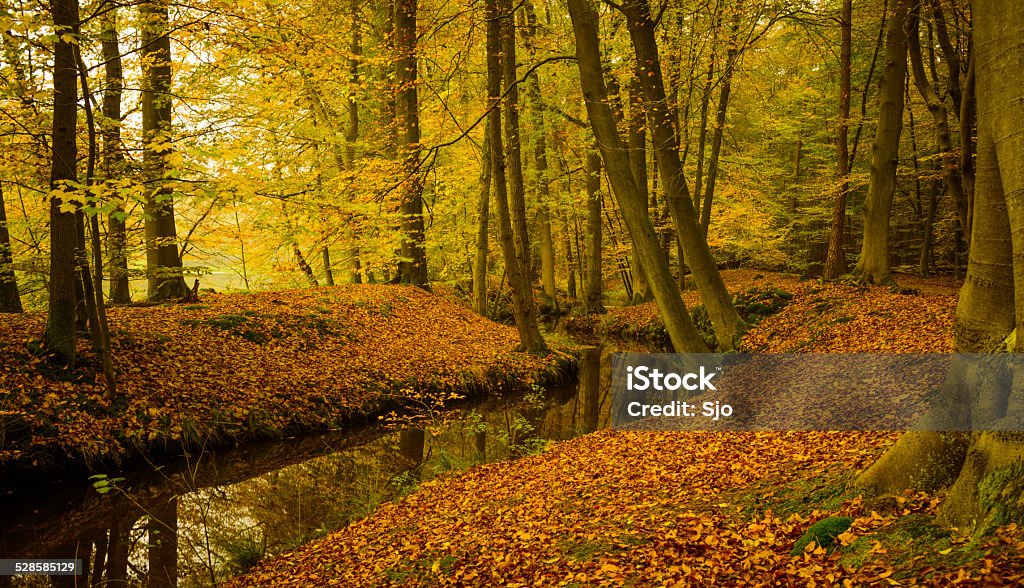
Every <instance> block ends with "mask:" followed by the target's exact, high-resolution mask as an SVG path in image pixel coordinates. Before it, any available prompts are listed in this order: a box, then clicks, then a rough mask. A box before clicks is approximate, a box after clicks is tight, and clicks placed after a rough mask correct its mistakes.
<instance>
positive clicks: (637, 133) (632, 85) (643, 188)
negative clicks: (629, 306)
mask: <svg viewBox="0 0 1024 588" xmlns="http://www.w3.org/2000/svg"><path fill="white" fill-rule="evenodd" d="M642 91H643V90H641V88H640V79H639V72H634V73H633V76H632V77H631V78H630V82H629V119H628V127H629V135H628V136H629V139H628V144H629V166H630V168H631V169H632V170H633V179H634V181H636V187H637V189H638V190H640V194H641V195H642V196H643V198H644V202H649V201H650V193H649V191H648V186H647V184H648V181H647V131H646V128H647V116H646V114H645V113H644V100H643V97H642V96H641V92H642ZM632 250H633V254H632V259H631V261H632V263H631V264H630V266H631V269H632V274H633V302H634V303H636V304H638V303H641V302H648V301H650V300H653V299H654V297H653V295H652V294H651V287H650V286H649V285H648V284H647V276H646V275H644V270H643V268H642V267H640V263H639V262H638V261H637V252H636V245H635V244H634V245H633V246H632Z"/></svg>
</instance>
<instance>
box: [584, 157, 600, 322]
mask: <svg viewBox="0 0 1024 588" xmlns="http://www.w3.org/2000/svg"><path fill="white" fill-rule="evenodd" d="M601 237H602V230H601V155H600V154H599V153H598V152H597V151H588V152H587V292H586V297H585V298H584V303H585V304H586V309H587V312H604V285H603V284H602V276H601V261H602V257H603V251H602V248H601Z"/></svg>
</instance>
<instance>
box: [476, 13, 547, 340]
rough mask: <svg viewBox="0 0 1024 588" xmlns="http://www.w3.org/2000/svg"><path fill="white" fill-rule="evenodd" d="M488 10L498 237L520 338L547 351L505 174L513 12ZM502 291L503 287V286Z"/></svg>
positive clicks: (490, 122)
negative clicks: (505, 72) (504, 103)
mask: <svg viewBox="0 0 1024 588" xmlns="http://www.w3.org/2000/svg"><path fill="white" fill-rule="evenodd" d="M485 6H486V14H487V17H486V18H487V95H488V107H489V109H490V112H489V113H488V115H487V133H488V135H489V137H490V142H491V174H492V175H491V181H492V185H493V187H494V203H495V205H496V208H497V210H496V212H497V219H496V220H497V221H498V241H499V242H500V243H501V252H502V257H503V259H504V261H505V273H506V274H507V275H508V282H509V285H510V286H511V289H512V314H513V316H514V317H515V322H516V329H517V330H518V331H519V340H520V342H521V344H522V346H523V348H524V349H526V350H527V351H529V352H530V353H536V354H545V353H547V344H546V343H545V342H544V337H543V336H542V335H541V333H540V327H539V326H538V325H537V315H536V311H535V308H534V304H533V292H532V291H531V288H530V282H529V277H528V276H527V274H526V271H527V268H526V267H525V266H524V265H523V264H522V263H521V258H520V256H519V255H518V254H517V251H516V249H517V248H516V245H515V243H514V237H513V231H512V219H511V212H510V210H509V200H508V184H507V183H506V182H507V180H506V177H505V147H504V142H503V138H502V132H501V126H502V124H501V123H502V120H501V114H502V109H501V79H502V63H501V61H502V28H503V26H504V25H502V22H501V21H502V19H511V18H512V14H510V13H508V12H507V11H499V9H498V0H486V4H485ZM499 293H500V289H499Z"/></svg>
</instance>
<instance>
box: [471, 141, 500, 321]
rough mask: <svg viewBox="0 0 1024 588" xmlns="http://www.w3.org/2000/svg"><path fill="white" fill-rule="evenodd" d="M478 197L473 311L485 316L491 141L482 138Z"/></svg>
mask: <svg viewBox="0 0 1024 588" xmlns="http://www.w3.org/2000/svg"><path fill="white" fill-rule="evenodd" d="M480 166H481V169H480V196H479V197H478V198H477V205H476V218H477V221H476V253H475V255H474V257H473V309H474V310H476V312H477V313H478V314H480V315H482V316H487V254H488V248H489V243H488V239H487V225H488V221H489V220H490V219H489V217H490V200H491V141H490V137H489V136H486V135H485V136H484V145H483V149H481V161H480ZM499 294H500V293H499Z"/></svg>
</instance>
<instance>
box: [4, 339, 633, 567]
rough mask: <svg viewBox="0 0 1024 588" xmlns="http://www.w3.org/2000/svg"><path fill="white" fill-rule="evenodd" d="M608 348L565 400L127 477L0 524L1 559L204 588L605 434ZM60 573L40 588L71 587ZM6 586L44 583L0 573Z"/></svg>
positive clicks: (479, 410)
mask: <svg viewBox="0 0 1024 588" xmlns="http://www.w3.org/2000/svg"><path fill="white" fill-rule="evenodd" d="M612 351H613V349H611V348H608V347H604V348H602V349H597V350H595V351H592V352H590V353H588V354H587V355H586V357H585V358H584V365H583V369H581V382H580V386H579V390H578V392H579V393H578V394H577V387H576V386H567V387H563V388H557V389H553V390H547V391H544V390H534V391H533V393H531V394H527V395H526V396H525V397H522V398H518V399H515V400H508V401H501V400H498V401H494V400H492V401H489V402H488V403H487V404H485V405H481V406H476V407H467V408H464V409H462V410H459V411H455V410H451V411H448V412H446V413H444V414H443V415H442V414H436V413H434V414H431V415H429V418H428V419H427V422H421V423H418V424H417V425H416V427H419V428H409V425H408V423H406V424H404V425H402V426H404V427H406V428H405V429H403V430H402V431H396V432H391V433H388V432H386V431H383V430H382V429H380V428H377V429H375V430H374V429H371V430H370V431H368V433H367V434H363V433H359V432H355V433H348V434H344V435H341V436H339V437H324V438H319V439H308V438H298V439H295V440H283V441H280V442H277V443H274V444H267V445H266V446H264V447H259V448H257V447H252V448H246V447H243V448H241V449H240V450H236V451H235V452H226V453H224V454H218V455H216V456H214V455H206V454H204V455H203V456H202V457H201V458H200V459H199V460H198V461H197V460H192V461H191V462H189V461H188V460H186V463H184V464H177V465H174V466H173V467H171V466H168V467H165V468H163V469H160V470H158V471H157V472H155V473H154V472H150V473H149V474H146V473H145V472H142V473H139V475H138V476H136V477H133V478H132V481H131V482H122V483H120V484H119V485H118V487H117V488H116V489H115V490H114V491H112V492H110V493H108V494H106V495H103V496H100V495H99V494H97V493H96V492H95V491H92V490H89V491H88V493H86V494H84V495H75V496H72V497H70V498H68V499H67V504H66V505H64V506H63V507H60V508H58V507H54V508H53V512H50V513H48V514H47V515H46V517H47V518H45V522H43V521H44V519H43V518H40V516H41V515H37V516H36V518H35V519H33V520H32V521H29V520H28V519H26V518H25V517H21V518H17V517H15V518H13V519H10V520H7V519H5V520H4V521H3V522H0V524H3V523H10V524H11V525H13V526H8V528H7V529H6V530H5V535H7V536H8V537H7V540H8V541H10V544H8V545H3V546H2V547H3V550H2V552H3V555H2V556H3V557H44V556H45V557H63V558H74V557H80V558H82V559H83V562H84V563H85V568H86V574H87V577H88V578H89V579H90V582H91V583H93V584H97V585H118V586H147V585H149V586H171V585H175V582H176V583H177V585H178V586H211V585H214V584H216V583H218V582H222V581H224V580H225V579H227V578H229V577H231V576H233V575H236V574H238V573H241V572H243V571H245V570H247V569H249V568H250V567H252V566H253V565H255V564H256V563H257V562H258V561H259V560H260V559H263V558H265V557H269V556H274V555H277V554H280V553H282V552H284V551H287V550H290V549H293V548H295V547H297V546H298V545H300V544H302V543H305V542H308V541H309V540H311V539H314V538H316V537H318V536H321V535H324V534H326V533H328V532H329V531H332V530H334V529H337V528H340V527H343V526H344V525H347V524H349V523H350V522H352V521H355V520H358V519H361V518H363V517H365V516H366V515H368V514H370V513H371V512H373V511H374V510H375V509H376V508H377V507H378V506H379V505H380V504H381V503H383V502H387V501H390V500H394V499H396V498H398V497H400V496H402V495H403V494H404V493H407V492H409V491H410V490H411V489H413V488H414V487H415V486H416V484H418V483H419V482H420V481H422V480H428V479H430V478H433V477H435V476H438V475H440V474H443V473H444V472H447V471H450V470H459V469H465V468H468V467H471V466H472V465H474V464H477V463H481V462H483V461H501V460H505V459H512V458H515V457H519V456H523V455H527V454H529V453H532V452H536V451H538V450H540V449H541V448H542V447H543V445H544V443H545V442H546V441H545V440H547V439H555V440H558V439H567V438H570V437H574V436H576V435H579V434H581V433H583V432H586V431H589V430H593V429H594V428H596V427H601V426H607V421H608V414H609V407H608V404H609V395H608V387H609V381H610V378H609V370H610V367H609V366H610V356H611V353H612ZM328 452H330V453H328ZM295 462H298V463H295ZM289 464H290V465H289ZM147 476H148V477H147ZM22 519H25V520H22ZM43 525H45V527H44V526H43ZM15 543H18V544H17V545H15ZM151 571H152V572H151ZM68 578H69V577H63V578H53V579H52V585H54V586H64V585H68V586H71V585H74V583H73V581H74V578H73V577H70V579H71V582H69V581H68ZM5 581H9V584H5ZM5 585H11V586H46V585H51V584H50V583H49V582H48V580H47V579H46V578H40V577H21V578H13V579H5V578H0V587H3V586H5ZM78 585H79V586H81V585H83V583H82V582H81V581H79V584H78Z"/></svg>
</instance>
